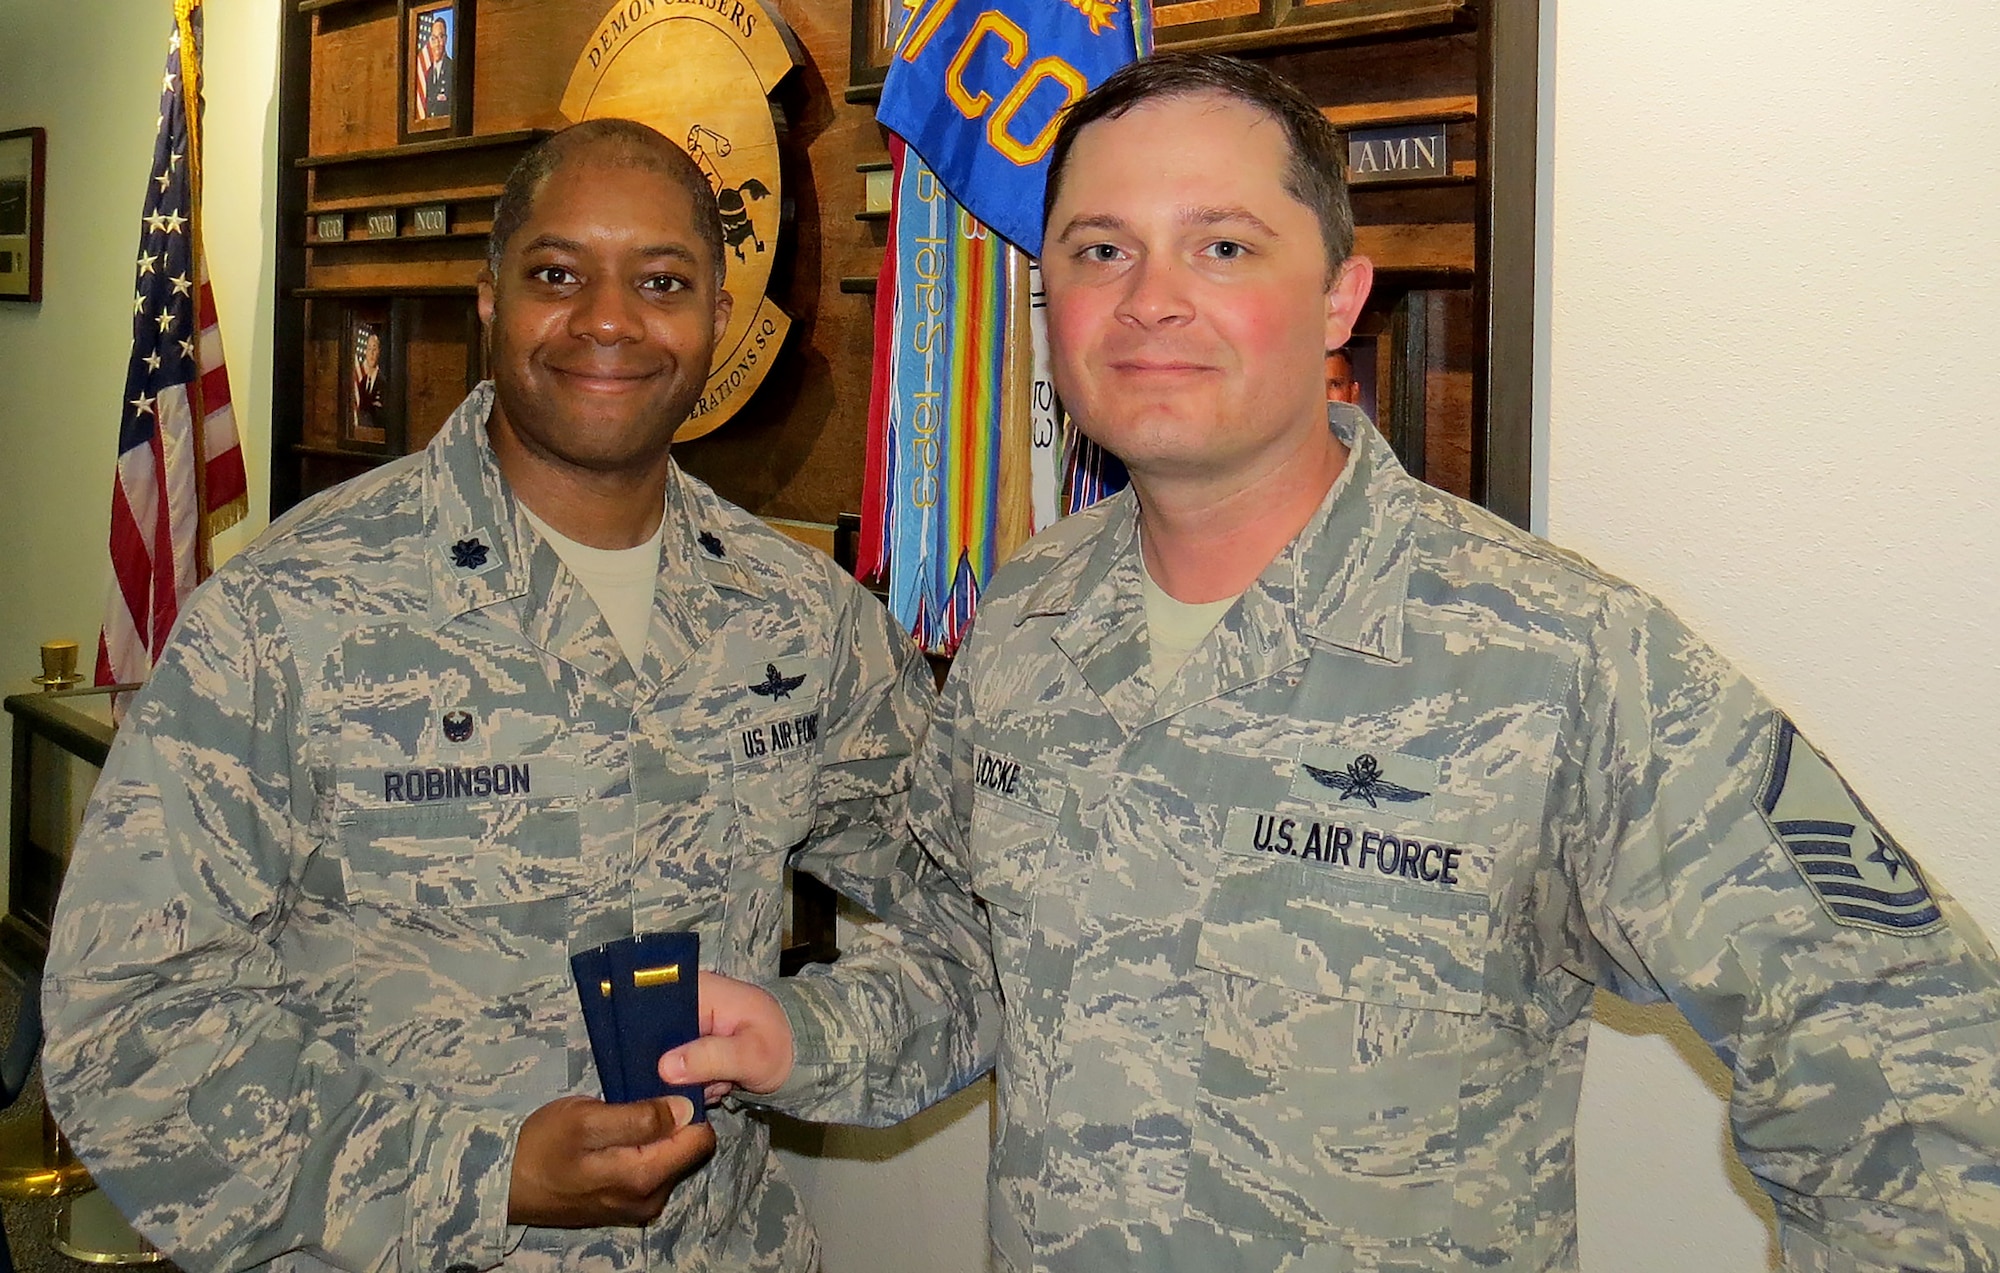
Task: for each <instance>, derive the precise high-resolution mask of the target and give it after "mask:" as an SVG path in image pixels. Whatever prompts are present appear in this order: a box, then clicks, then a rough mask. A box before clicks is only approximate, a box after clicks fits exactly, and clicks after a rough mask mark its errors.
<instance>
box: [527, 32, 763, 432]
mask: <svg viewBox="0 0 2000 1273" xmlns="http://www.w3.org/2000/svg"><path fill="white" fill-rule="evenodd" d="M790 36H791V33H790V32H789V31H787V30H786V29H785V28H784V26H783V25H782V24H781V23H780V21H779V20H778V19H777V18H776V17H774V16H773V15H772V13H771V11H770V10H768V9H766V8H765V7H764V6H763V5H762V4H760V3H759V2H758V0H618V2H617V3H615V4H613V5H612V7H611V10H610V12H608V13H606V14H605V15H604V20H603V21H602V22H600V23H598V26H597V30H596V32H595V33H594V34H593V35H592V36H591V39H590V43H589V44H587V45H585V46H584V50H583V56H582V57H580V58H578V59H577V62H576V68H575V70H573V71H572V72H571V73H570V80H569V88H568V89H567V90H566V91H565V92H564V93H563V99H562V113H563V115H564V117H565V118H567V119H569V120H570V121H571V122H573V123H581V122H582V121H584V120H586V119H602V118H606V117H622V118H625V119H636V120H638V121H639V122H640V123H642V124H648V125H651V126H652V127H654V128H657V129H659V130H660V131H661V132H662V133H665V134H666V135H667V136H668V137H670V138H672V139H673V140H674V141H675V142H677V143H679V144H680V145H681V146H682V148H684V149H685V150H686V151H687V152H688V154H690V155H692V156H693V157H694V161H695V162H696V163H697V164H699V165H700V166H701V170H702V171H703V172H704V173H706V174H707V175H708V184H709V186H710V187H711V188H712V189H713V190H714V191H715V197H716V202H717V204H719V205H720V207H721V209H722V235H723V247H722V256H723V262H724V264H725V267H726V270H727V273H726V277H725V281H724V284H723V285H724V286H725V287H726V288H728V290H729V292H730V294H731V295H732V296H734V297H735V298H736V307H735V312H734V313H733V314H732V315H731V316H730V319H729V326H728V328H727V329H726V330H725V331H724V332H723V333H722V340H721V342H720V343H719V344H718V345H717V346H716V351H715V363H714V365H713V366H712V367H711V368H710V369H709V374H708V383H707V385H706V386H705V387H704V389H703V391H702V396H701V401H699V402H697V403H696V404H695V408H694V412H693V414H691V415H690V416H689V417H688V420H687V423H685V424H683V425H682V426H681V427H680V431H679V432H678V433H676V434H675V435H674V436H675V437H676V438H677V439H680V440H685V439H688V438H698V437H700V436H701V435H702V434H704V433H709V432H711V431H713V430H714V429H716V428H718V427H720V426H721V425H722V424H723V423H724V422H725V421H727V420H728V419H729V417H730V416H732V415H734V414H736V412H737V410H738V409H739V408H740V407H741V406H742V405H743V404H744V403H745V402H747V401H749V399H750V395H751V394H752V393H754V392H755V391H756V389H757V386H758V385H760V384H762V383H763V380H764V377H765V375H766V374H767V373H768V372H769V371H770V369H771V364H772V362H773V361H775V360H776V358H777V354H778V348H779V346H780V345H782V344H783V343H784V340H785V333H786V332H787V331H789V330H790V329H791V325H792V321H791V319H790V318H788V317H787V316H786V315H785V313H784V311H782V310H780V309H779V308H778V307H777V305H775V304H774V303H773V302H772V301H771V299H770V298H769V297H768V296H766V295H765V289H766V287H767V286H768V284H769V283H770V279H771V262H772V259H773V258H774V257H775V256H776V254H777V250H778V233H779V229H780V226H781V224H782V220H783V218H782V217H781V215H780V209H781V208H782V207H783V192H782V190H781V188H780V184H779V172H778V169H779V163H778V131H777V125H776V122H775V121H774V119H773V116H772V113H771V103H770V100H769V99H770V94H771V92H772V90H774V89H776V88H777V86H778V82H779V81H780V80H782V79H784V78H785V76H786V75H787V74H789V73H790V72H791V70H792V68H793V67H794V66H796V65H797V64H798V57H797V54H796V53H795V52H794V48H795V45H794V43H793V41H792V39H791V38H790Z"/></svg>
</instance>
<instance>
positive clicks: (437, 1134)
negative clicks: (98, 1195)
mask: <svg viewBox="0 0 2000 1273" xmlns="http://www.w3.org/2000/svg"><path fill="white" fill-rule="evenodd" d="M299 699H300V693H299V683H298V679H297V673H296V671H295V670H294V666H293V654H292V651H291V649H290V647H289V645H288V642H287V640H286V637H285V635H284V632H283V628H282V625H281V624H280V622H279V621H278V620H277V618H276V617H275V615H274V614H273V612H272V611H271V608H270V607H269V606H268V605H267V604H263V603H261V602H260V600H259V593H258V590H257V588H256V586H255V583H254V579H253V578H252V577H251V576H248V575H247V574H246V573H233V574H229V575H226V576H224V577H222V578H218V579H217V580H214V581H212V582H211V583H210V584H209V585H208V586H207V587H206V588H204V589H203V590H202V591H201V592H200V593H199V594H197V596H196V598H195V600H194V602H193V604H192V606H191V608H190V609H189V611H188V612H187V614H186V615H185V617H184V619H183V622H182V624H181V627H180V629H179V630H178V632H177V634H176V636H175V638H174V640H173V642H172V643H171V644H170V646H169V647H168V649H167V651H166V653H165V655H164V657H163V658H162V660H161V663H160V665H159V667H158V668H157V669H156V671H155V673H154V675H153V677H152V679H151V680H150V681H149V682H148V685H147V688H146V690H145V691H144V692H143V693H142V694H141V696H140V697H139V700H138V701H137V703H135V704H134V706H133V709H132V711H131V713H130V714H129V716H128V719H127V720H126V722H125V724H124V726H123V728H121V730H120V731H119V735H118V739H117V742H116V743H115V744H114V745H113V747H112V751H111V755H110V757H109V759H108V760H107V761H106V765H105V769H104V774H103V777H102V779H101V781H100V782H99V784H98V786H97V789H96V792H95V794H94V795H93V797H92V800H91V803H90V808H89V810H88V813H87V814H86V817H85V820H84V825H83V829H82V831H81V833H80V835H79V837H78V840H77V844H76V849H75V853H74V856H73V858H72V861H71V864H70V867H69V871H68V877H67V879H66V880H65V882H64V885H63V890H62V896H61V900H60V903H59V905H58V908H57V913H56V919H55V925H54V931H53V933H52V935H51V939H50V949H49V958H48V969H47V976H46V980H45V982H44V987H45V993H44V1000H43V1003H44V1013H45V1015H46V1022H47V1042H46V1045H45V1048H44V1051H43V1058H42V1061H43V1067H44V1068H43V1073H44V1078H45V1083H46V1087H47V1089H48V1099H49V1105H50V1108H51V1110H52V1111H53V1112H54V1114H55V1116H56V1119H57V1121H58V1123H59V1124H60V1125H61V1126H62V1127H63V1128H64V1130H65V1131H66V1132H67V1134H68V1135H69V1137H70V1139H71V1141H72V1143H73V1144H74V1145H75V1147H76V1151H77V1153H78V1155H79V1156H80V1157H81V1158H82V1159H83V1160H84V1162H85V1163H86V1164H87V1165H88V1166H89V1168H90V1170H91V1173H92V1175H93V1176H94V1177H95V1178H96V1180H97V1182H98V1183H99V1184H100V1185H101V1186H102V1187H103V1189H104V1191H105V1193H106V1195H107V1196H108V1197H109V1198H111V1200H112V1201H113V1202H115V1203H117V1204H118V1206H119V1209H120V1210H121V1211H123V1212H124V1213H125V1214H126V1215H128V1216H130V1217H132V1219H133V1221H134V1223H135V1224H136V1225H137V1226H138V1228H139V1229H140V1230H141V1231H142V1232H144V1233H145V1234H146V1235H147V1236H148V1237H150V1238H152V1239H153V1240H154V1241H155V1242H156V1243H157V1244H158V1245H160V1246H161V1247H162V1248H164V1249H165V1250H167V1251H168V1252H170V1253H171V1254H172V1255H173V1256H174V1257H175V1259H176V1260H178V1261H179V1262H180V1263H181V1264H183V1265H185V1266H186V1267H189V1268H201V1269H238V1268H245V1267H248V1266H251V1265H255V1264H260V1263H263V1262H265V1261H268V1260H270V1259H272V1258H274V1257H275V1256H277V1255H279V1254H280V1253H282V1252H285V1251H291V1250H300V1251H306V1252H310V1253H311V1254H312V1255H314V1256H315V1257H317V1258H318V1259H320V1260H323V1261H326V1262H327V1263H330V1264H332V1265H333V1266H335V1267H338V1268H344V1269H357V1270H359V1269H378V1268H402V1269H409V1270H416V1269H426V1270H440V1271H447V1270H453V1271H455V1270H465V1271H469V1270H472V1269H480V1268H488V1267H491V1266H493V1265H496V1264H498V1263H499V1262H500V1260H501V1259H502V1257H503V1256H504V1254H505V1252H506V1247H507V1245H508V1242H509V1230H508V1228H507V1225H506V1207H507V1192H508V1186H509V1182H510V1175H511V1171H512V1158H513V1144H514V1138H515V1134H516V1132H517V1131H518V1116H509V1115H507V1114H504V1113H499V1112H495V1111H490V1110H477V1109H470V1108H465V1107H460V1106H454V1105H451V1104H447V1103H445V1102H443V1101H442V1100H440V1099H439V1097H438V1096H437V1095H436V1094H435V1093H432V1092H429V1091H425V1090H422V1089H413V1088H409V1087H404V1086H399V1085H393V1084H389V1083H386V1082H384V1081H383V1080H381V1079H379V1078H377V1077H375V1076H374V1075H373V1074H371V1073H370V1072H369V1071H367V1070H366V1069H364V1068H363V1067H361V1066H359V1065H357V1064H356V1063H355V1062H354V1060H353V1059H352V1057H351V1056H349V1055H347V1054H346V1053H344V1052H343V1051H342V1050H341V1049H339V1048H337V1047H336V1046H334V1044H333V1043H332V1042H331V1041H329V1040H328V1039H327V1038H326V1037H324V1035H323V1033H322V1032H320V1031H319V1030H317V1029H316V1028H315V1026H314V1024H313V1023H312V1022H311V1020H310V1019H309V1018H308V1015H307V1014H306V1012H305V1011H304V1008H303V1005H301V1004H300V1003H298V1002H296V1001H295V999H294V997H293V996H292V994H291V992H290V990H289V989H288V988H289V987H290V986H291V985H292V983H293V975H292V972H291V971H290V970H288V969H287V968H286V966H285V963H284V960H283V959H282V958H281V957H280V954H279V944H278V941H277V935H278V934H279V933H281V932H282V931H283V929H284V927H285V925H286V923H287V922H288V917H289V915H290V911H291V905H292V901H293V899H294V898H295V896H296V892H297V880H298V878H300V877H299V875H298V872H300V871H302V870H306V869H310V866H311V865H312V854H313V850H314V847H315V846H314V843H313V840H312V837H311V832H310V825H311V822H312V813H313V809H314V805H315V800H316V794H317V791H316V784H315V782H314V778H313V769H312V767H311V764H310V762H309V759H308V757H307V756H306V755H305V754H304V749H305V745H306V744H305V740H304V730H303V729H302V728H301V725H300V721H299V719H298V712H299V707H298V704H299Z"/></svg>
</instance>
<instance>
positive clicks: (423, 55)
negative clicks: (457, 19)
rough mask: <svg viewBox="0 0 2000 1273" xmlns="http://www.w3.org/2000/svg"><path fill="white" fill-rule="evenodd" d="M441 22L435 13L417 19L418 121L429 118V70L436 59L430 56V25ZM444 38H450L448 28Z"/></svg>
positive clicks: (434, 64) (441, 19)
mask: <svg viewBox="0 0 2000 1273" xmlns="http://www.w3.org/2000/svg"><path fill="white" fill-rule="evenodd" d="M443 21H444V17H443V16H442V15H441V14H435V13H426V14H421V15H419V16H418V18H417V86H416V87H417V118H418V119H429V118H430V117H431V68H432V67H434V66H436V65H437V59H436V58H434V57H432V56H431V23H433V22H443ZM445 38H446V39H450V38H451V31H450V29H449V28H447V29H446V30H445Z"/></svg>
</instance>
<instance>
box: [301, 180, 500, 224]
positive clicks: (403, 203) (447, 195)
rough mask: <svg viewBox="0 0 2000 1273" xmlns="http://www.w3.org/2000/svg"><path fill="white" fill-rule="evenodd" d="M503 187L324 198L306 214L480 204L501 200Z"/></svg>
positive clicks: (471, 187) (310, 204) (310, 207)
mask: <svg viewBox="0 0 2000 1273" xmlns="http://www.w3.org/2000/svg"><path fill="white" fill-rule="evenodd" d="M500 190H501V188H500V187H499V186H459V187H456V188H454V189H451V190H427V191H425V192H424V193H422V194H392V195H381V196H379V197H377V196H371V195H354V196H351V197H349V198H346V199H322V200H320V201H319V202H318V203H308V204H307V205H306V215H307V216H309V217H316V216H318V215H319V214H320V213H322V212H375V211H380V210H381V209H383V208H427V207H429V206H431V205H432V204H434V203H479V202H482V201H484V200H487V199H498V198H499V197H500Z"/></svg>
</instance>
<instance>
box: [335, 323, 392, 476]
mask: <svg viewBox="0 0 2000 1273" xmlns="http://www.w3.org/2000/svg"><path fill="white" fill-rule="evenodd" d="M399 318H400V316H399V315H398V313H397V306H396V304H395V302H393V301H389V300H361V301H355V302H353V303H352V304H350V305H349V306H348V307H347V320H346V324H345V330H344V334H343V336H342V338H341V342H340V348H339V351H338V353H339V358H340V433H339V445H340V449H341V450H343V451H357V452H360V453H362V454H366V455H398V454H401V453H402V450H403V401H404V396H405V395H404V392H403V388H404V370H405V369H404V366H403V353H404V348H403V346H404V341H403V334H404V333H403V324H402V322H400V321H399Z"/></svg>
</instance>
